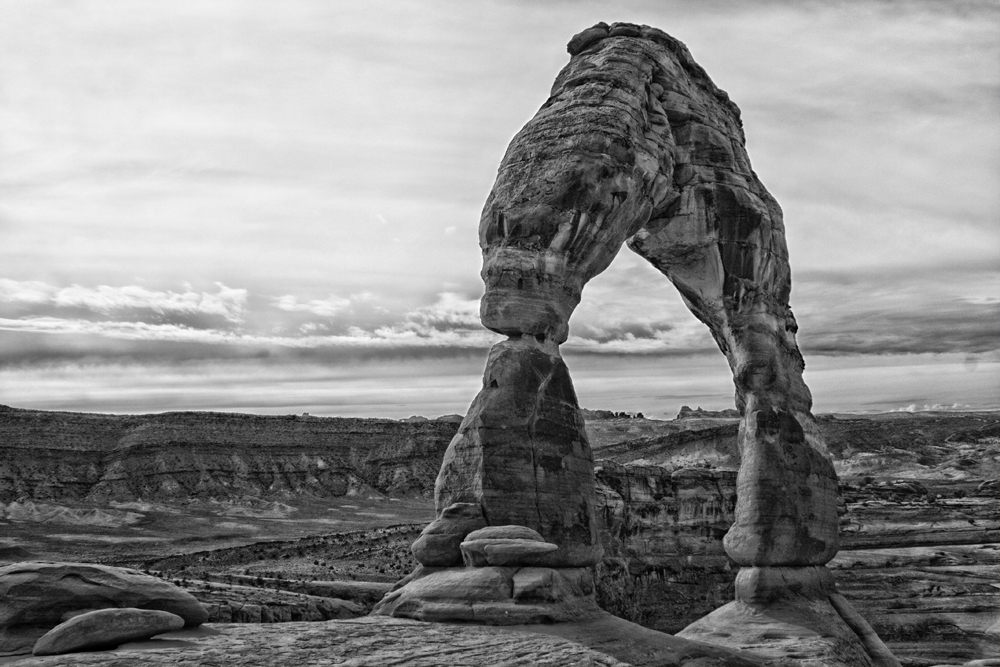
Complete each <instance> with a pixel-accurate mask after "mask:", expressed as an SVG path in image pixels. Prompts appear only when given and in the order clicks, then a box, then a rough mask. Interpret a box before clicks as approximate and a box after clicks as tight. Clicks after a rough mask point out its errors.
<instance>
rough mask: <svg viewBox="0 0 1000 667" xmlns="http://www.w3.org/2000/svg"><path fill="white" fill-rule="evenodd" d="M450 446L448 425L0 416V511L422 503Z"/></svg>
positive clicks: (186, 415)
mask: <svg viewBox="0 0 1000 667" xmlns="http://www.w3.org/2000/svg"><path fill="white" fill-rule="evenodd" d="M454 434H455V424H453V423H450V422H449V421H447V420H444V421H442V420H424V421H419V422H410V423H408V422H400V421H393V420H389V419H352V418H320V417H302V416H296V415H289V416H261V415H245V414H226V413H217V412H207V413H206V412H200V413H194V412H167V413H163V414H156V415H101V414H84V413H74V412H45V411H40V410H21V409H16V408H8V407H0V502H4V503H10V502H12V501H16V500H18V499H20V498H26V499H31V500H34V501H39V500H48V501H60V500H88V501H132V500H136V499H139V498H142V499H144V500H146V501H150V500H152V501H158V500H172V499H186V498H216V497H217V498H238V497H241V496H249V497H255V498H281V497H287V496H290V495H300V494H305V495H312V496H316V497H321V498H326V497H336V496H343V495H345V494H347V493H350V492H358V491H364V490H366V489H367V490H371V491H374V492H379V493H386V494H393V495H407V494H412V495H424V494H427V493H428V491H429V489H431V488H433V484H434V479H435V477H436V476H437V471H438V468H439V467H440V461H441V457H442V456H443V455H444V451H445V449H446V447H447V445H448V442H449V441H450V440H451V438H452V436H453V435H454ZM6 511H7V512H8V513H9V512H14V511H22V512H23V511H28V510H27V509H25V506H21V507H19V508H18V509H17V510H15V509H14V508H12V507H11V508H8V509H7V510H6ZM39 511H42V510H39ZM122 514H124V513H122ZM91 519H92V517H91ZM107 520H108V521H109V522H115V521H119V522H120V521H125V522H126V523H127V517H124V518H123V517H117V516H111V515H109V516H108V517H107Z"/></svg>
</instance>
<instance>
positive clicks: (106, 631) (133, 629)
mask: <svg viewBox="0 0 1000 667" xmlns="http://www.w3.org/2000/svg"><path fill="white" fill-rule="evenodd" d="M183 627H184V619H183V618H181V617H180V616H178V615H177V614H171V613H170V612H169V611H157V610H155V609H134V608H131V607H126V608H124V609H99V610H97V611H90V612H87V613H85V614H80V615H79V616H74V617H73V618H71V619H69V620H68V621H66V622H65V623H61V624H59V625H57V626H56V627H54V628H52V629H51V630H49V631H48V632H46V633H45V634H44V635H42V637H41V638H40V639H39V640H38V641H37V642H35V647H34V648H33V649H32V651H31V652H32V653H33V654H35V655H59V654H61V653H75V652H77V651H93V650H98V649H104V648H114V647H116V646H120V645H121V644H124V643H126V642H134V641H137V640H140V639H149V638H150V637H154V636H156V635H159V634H162V633H164V632H170V631H171V630H180V629H181V628H183Z"/></svg>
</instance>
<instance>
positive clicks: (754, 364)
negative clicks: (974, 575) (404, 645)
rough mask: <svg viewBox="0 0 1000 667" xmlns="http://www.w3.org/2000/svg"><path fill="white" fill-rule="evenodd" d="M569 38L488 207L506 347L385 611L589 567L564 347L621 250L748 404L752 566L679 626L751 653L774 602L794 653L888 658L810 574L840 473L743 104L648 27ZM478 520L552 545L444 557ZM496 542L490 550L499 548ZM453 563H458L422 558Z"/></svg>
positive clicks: (589, 506) (781, 233)
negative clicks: (650, 275)
mask: <svg viewBox="0 0 1000 667" xmlns="http://www.w3.org/2000/svg"><path fill="white" fill-rule="evenodd" d="M568 50H569V53H570V55H571V56H572V57H571V59H570V61H569V63H568V64H567V65H566V67H565V68H564V69H563V70H562V72H560V73H559V76H558V77H557V78H556V81H555V83H554V84H553V87H552V91H551V94H550V96H549V99H548V100H547V101H546V102H545V104H543V105H542V107H541V109H539V110H538V113H537V114H536V115H535V117H534V118H532V119H531V121H529V122H528V124H527V125H525V126H524V128H523V129H522V130H521V131H520V132H519V133H518V134H517V136H515V137H514V139H513V141H512V142H511V144H510V147H509V148H508V150H507V153H506V155H505V156H504V158H503V161H502V162H501V164H500V169H499V172H498V174H497V180H496V183H495V185H494V187H493V190H492V192H491V193H490V195H489V198H488V199H487V201H486V205H485V207H484V209H483V213H482V217H481V219H480V226H479V240H480V246H481V247H482V250H483V270H482V278H483V281H484V282H485V284H486V293H485V295H484V296H483V299H482V304H481V313H480V314H481V317H482V321H483V324H484V325H485V326H486V327H487V328H489V329H491V330H493V331H496V332H498V333H501V334H504V335H506V336H508V340H507V341H505V342H503V343H499V344H498V345H496V346H494V348H493V349H492V350H491V352H490V357H489V361H488V362H487V367H486V374H485V377H484V382H483V390H482V391H481V392H480V393H479V395H478V396H477V397H476V399H475V401H474V402H473V404H472V408H471V409H470V411H469V414H468V415H467V416H466V418H465V421H463V423H462V426H461V428H460V430H459V433H458V435H456V437H455V439H454V440H453V441H452V443H451V445H450V446H449V448H448V452H447V454H446V455H445V461H444V464H443V466H442V468H441V472H440V474H439V476H438V480H437V486H436V499H437V509H438V519H437V520H436V521H435V522H434V523H433V524H431V526H429V527H428V529H427V531H425V534H424V535H423V536H422V537H421V539H420V540H418V543H417V545H415V549H414V552H415V554H416V555H417V558H418V559H419V560H420V561H421V563H422V566H423V567H422V569H421V570H419V571H418V572H417V573H414V575H413V577H412V578H411V580H410V581H409V582H408V583H406V585H405V586H403V587H402V588H400V589H399V591H396V592H395V593H393V594H391V596H392V601H385V602H384V604H383V606H382V607H381V609H380V611H381V612H382V613H393V614H395V615H404V616H405V615H411V616H412V617H414V618H417V617H421V615H422V616H423V617H434V616H435V614H438V613H439V612H440V611H441V610H443V609H446V608H447V609H448V610H449V611H447V612H445V613H446V615H448V614H453V613H455V612H454V611H452V610H453V609H454V604H457V603H456V602H455V600H459V599H460V598H461V596H460V594H459V591H460V589H461V586H462V585H467V587H468V588H469V590H470V591H473V590H474V591H475V592H474V593H470V594H469V596H470V597H469V598H468V599H469V600H473V602H472V603H471V604H472V606H473V610H472V612H470V613H471V616H469V618H472V619H481V620H483V622H499V621H497V620H496V619H497V618H500V616H498V614H499V612H497V613H496V614H494V613H492V612H490V613H489V614H487V613H486V612H483V613H480V612H479V611H478V610H477V608H476V605H480V606H481V607H482V605H488V604H497V603H499V604H502V605H508V606H509V603H508V602H506V601H505V600H506V598H505V599H504V600H500V598H502V597H503V596H502V595H501V593H503V592H504V591H506V590H507V586H508V584H509V585H510V586H511V590H513V588H516V585H515V584H516V582H514V578H513V577H514V574H513V573H511V572H509V571H508V570H507V569H506V568H507V567H508V566H513V565H519V566H524V567H527V566H529V565H534V564H537V565H539V566H543V567H548V568H556V569H557V570H558V568H566V569H567V571H568V570H569V569H573V568H583V567H587V566H589V565H592V564H594V563H595V562H596V560H597V559H598V558H599V554H600V547H599V545H598V543H597V538H596V533H595V526H594V517H593V505H594V502H593V497H594V482H593V472H592V467H593V466H592V460H591V454H590V449H589V447H588V446H587V441H586V438H585V436H584V432H583V423H582V420H581V419H580V415H579V409H578V407H577V404H576V397H575V395H574V393H573V389H572V385H571V383H570V381H569V374H568V372H567V370H566V366H565V365H564V364H563V362H562V360H561V359H560V357H559V350H558V346H559V345H560V344H561V343H563V342H564V341H566V339H567V336H568V331H569V318H570V316H571V315H572V312H573V309H574V308H575V307H576V305H577V303H579V300H580V297H581V293H582V291H583V287H584V285H585V284H586V283H587V281H588V280H590V279H591V278H592V277H594V276H595V275H597V274H598V273H600V272H601V271H603V270H604V269H605V268H607V266H608V265H609V264H610V263H611V261H612V259H613V258H614V256H615V255H616V254H617V253H618V251H619V250H620V249H621V247H622V245H623V244H625V243H627V244H628V246H629V247H630V248H631V249H632V250H633V251H635V252H637V253H638V254H639V255H641V256H642V257H644V258H645V259H646V260H648V261H649V262H650V263H651V264H652V265H653V266H654V267H656V268H657V269H658V270H659V271H660V272H662V273H663V274H664V275H665V276H666V277H667V278H668V279H669V280H670V281H671V282H672V283H673V284H674V286H675V287H676V288H677V289H678V290H679V292H680V294H681V297H682V298H683V299H684V302H685V303H686V304H687V305H688V307H689V308H690V309H691V311H692V312H693V313H694V315H695V316H696V317H697V318H698V319H699V320H701V321H702V322H704V323H705V324H706V325H707V326H708V328H709V330H710V331H711V332H712V335H713V337H714V338H715V340H716V342H717V343H718V345H719V348H720V350H721V351H722V352H723V354H724V355H725V356H726V358H727V360H728V361H729V365H730V367H731V368H732V372H733V381H734V383H735V385H736V407H737V408H738V410H739V413H740V415H741V424H740V433H739V449H740V454H741V464H740V470H739V474H738V477H737V506H736V511H735V522H734V524H733V526H732V528H731V530H730V531H729V533H728V534H727V535H726V538H725V548H726V551H727V553H728V554H729V556H730V557H731V558H732V559H733V560H735V561H736V563H738V564H739V565H740V566H741V567H743V568H744V570H743V571H741V573H740V579H739V581H740V582H741V583H740V585H739V586H738V593H737V600H736V601H735V602H734V603H732V604H731V605H727V606H726V607H723V608H722V609H720V610H718V611H716V612H714V613H713V614H711V615H709V616H708V617H706V618H705V619H703V620H702V621H699V622H698V623H695V624H694V625H692V626H691V627H690V628H688V629H687V630H686V631H685V632H689V633H691V634H692V635H695V634H699V633H702V634H703V633H705V632H709V630H707V629H706V628H717V627H722V630H721V631H719V632H714V634H712V639H713V641H716V642H717V643H721V644H726V645H730V646H738V645H748V646H756V645H757V644H758V643H759V642H757V639H762V638H764V639H766V637H769V636H771V634H773V632H772V630H773V629H769V626H768V623H767V622H765V621H761V622H757V620H760V619H759V618H758V617H760V618H770V616H768V614H770V613H771V612H775V613H777V612H778V611H780V612H781V614H784V616H783V617H782V618H783V621H782V622H787V623H788V624H789V627H794V628H798V630H790V629H788V628H784V629H781V630H779V631H778V632H779V634H783V635H788V636H796V637H799V638H800V639H801V638H803V637H807V636H808V637H816V638H819V639H816V641H814V642H812V643H813V644H815V646H814V647H813V648H814V649H815V650H813V649H810V651H805V652H801V654H802V656H804V657H803V660H806V659H808V660H813V661H818V662H817V664H827V665H835V664H840V665H847V664H850V665H864V664H883V663H884V664H894V663H893V661H894V658H892V657H891V655H889V654H888V651H885V650H884V648H885V647H884V646H882V644H881V642H880V641H879V640H878V638H877V637H876V636H875V634H874V633H873V632H871V628H868V627H867V624H865V623H864V621H863V620H861V619H860V617H859V616H857V613H856V612H854V611H853V610H852V609H850V607H849V605H847V603H846V601H844V600H843V598H841V597H839V596H838V595H837V594H836V591H835V588H834V585H833V581H832V578H831V577H830V575H829V573H828V572H827V571H826V570H825V568H824V567H823V566H824V564H825V563H827V562H828V561H829V560H830V559H831V558H833V556H834V555H835V554H836V552H837V511H836V510H837V477H836V474H835V472H834V469H833V465H832V464H831V462H830V459H829V456H828V454H827V451H826V447H825V445H824V443H823V441H822V438H821V437H820V434H819V430H818V429H817V426H816V422H815V419H814V418H813V416H812V413H811V412H810V410H811V407H812V397H811V396H810V394H809V390H808V388H807V387H806V385H805V383H804V382H803V380H802V372H803V369H804V368H805V362H804V361H803V359H802V355H801V354H800V353H799V350H798V346H797V344H796V342H795V332H796V331H797V330H798V326H797V324H796V322H795V317H794V316H793V315H792V311H791V309H790V308H789V305H788V298H789V294H790V292H791V277H790V276H791V272H790V268H789V264H788V250H787V247H786V245H785V230H784V222H783V218H782V212H781V207H780V206H779V205H778V203H777V202H776V201H775V200H774V198H773V197H772V196H771V195H770V193H769V192H768V191H767V189H766V188H765V187H764V185H763V184H762V183H761V182H760V180H759V179H758V178H757V175H756V174H755V173H754V171H753V169H752V168H751V166H750V158H749V156H748V155H747V153H746V148H745V143H746V142H745V137H744V134H743V126H742V121H741V120H740V111H739V109H738V108H737V106H736V105H735V104H733V102H732V101H731V100H730V99H729V96H728V95H727V94H726V93H725V92H724V91H722V90H720V89H719V88H718V87H716V85H715V84H714V83H713V82H712V80H711V79H710V78H709V76H708V74H706V73H705V70H704V69H702V68H701V67H700V66H699V65H698V64H697V63H696V62H695V61H694V59H693V58H692V56H691V54H690V52H689V51H688V49H687V47H685V46H684V45H683V44H682V43H680V42H679V41H677V40H676V39H674V38H673V37H670V36H669V35H667V34H666V33H663V32H661V31H659V30H657V29H655V28H650V27H648V26H639V25H633V24H628V23H615V24H613V25H610V26H609V25H607V24H604V23H599V24H597V25H596V26H594V27H592V28H589V29H587V30H585V31H583V32H581V33H580V34H578V35H576V36H575V37H573V39H572V40H571V41H570V43H569V45H568ZM477 507H478V509H479V512H480V515H476V511H475V510H476V508H477ZM480 521H481V522H482V523H484V524H485V525H487V526H490V527H493V526H499V525H503V524H512V525H516V526H522V527H526V528H531V529H533V530H534V531H536V532H537V533H538V534H539V535H540V538H541V540H542V541H543V542H545V543H549V544H552V545H554V546H555V548H554V549H552V550H549V551H545V550H544V549H543V548H542V547H540V546H537V545H536V546H535V547H530V548H529V547H527V546H524V547H523V548H524V549H528V550H527V551H522V552H518V553H519V554H520V555H518V556H517V557H512V558H513V560H512V561H511V562H510V563H508V562H507V561H503V564H501V561H500V560H497V559H498V558H501V557H500V556H497V555H491V552H490V551H489V547H484V548H483V550H482V551H481V552H480V551H477V550H476V548H473V547H472V546H471V545H470V546H469V547H464V546H463V545H464V542H459V543H458V551H456V548H455V546H456V544H455V543H456V541H457V540H458V539H459V536H463V540H464V536H465V535H467V532H469V531H471V530H474V529H475V526H477V525H478V523H479V522H480ZM466 529H468V531H467V530H466ZM529 541H530V540H529ZM510 548H512V549H513V547H510ZM530 549H534V551H530ZM529 551H530V556H529ZM459 552H461V553H459ZM493 552H494V554H499V553H501V552H503V549H501V548H500V545H499V543H497V544H496V545H494V548H493ZM463 556H464V557H465V560H464V561H463V562H464V563H466V564H467V565H468V566H469V567H466V568H463V569H447V570H440V571H438V570H433V568H434V567H438V566H441V565H444V564H448V565H449V566H450V567H451V568H456V566H457V563H458V562H459V558H461V557H463ZM491 558H492V560H491ZM519 559H521V560H519ZM529 559H530V562H529ZM520 571H523V570H519V571H518V572H520ZM547 576H548V575H547ZM566 576H568V577H569V579H572V580H574V581H576V579H573V577H574V576H576V575H566ZM564 578H565V577H564V575H563V574H558V573H556V574H552V575H551V579H546V580H547V581H556V580H558V581H563V579H564ZM460 582H464V583H461V585H460ZM558 588H560V589H562V588H565V587H563V586H562V584H559V586H558ZM566 590H572V591H573V592H574V594H576V593H579V591H582V590H584V588H583V587H576V588H573V587H569V588H567V589H566ZM510 599H511V600H513V599H514V597H513V594H512V596H511V597H510ZM387 600H388V598H387ZM442 601H447V605H452V606H440V605H441V604H444V602H442ZM498 601H499V602H498ZM435 605H437V606H435ZM486 608H487V607H482V609H486ZM490 609H492V607H490ZM754 615H756V616H754ZM750 617H753V618H755V619H757V620H755V621H754V622H752V623H747V624H743V621H744V620H745V619H747V618H750ZM796 619H798V620H796ZM734 624H743V625H742V626H741V627H742V628H743V629H740V630H739V631H736V629H735V625H734ZM762 628H763V629H762ZM758 631H759V632H758ZM755 632H758V634H760V633H762V634H760V636H759V637H758V635H757V634H754V633H755ZM762 640H763V639H762ZM810 641H812V640H810ZM764 643H767V642H764ZM781 650H786V653H787V651H791V652H792V653H794V651H793V649H792V648H790V647H789V646H785V647H784V648H782V649H781ZM788 655H791V653H789V654H788ZM788 655H786V656H785V657H788Z"/></svg>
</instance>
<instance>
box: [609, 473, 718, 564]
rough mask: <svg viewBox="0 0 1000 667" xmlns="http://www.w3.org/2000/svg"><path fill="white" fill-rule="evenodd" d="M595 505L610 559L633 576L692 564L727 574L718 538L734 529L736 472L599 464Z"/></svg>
mask: <svg viewBox="0 0 1000 667" xmlns="http://www.w3.org/2000/svg"><path fill="white" fill-rule="evenodd" d="M597 505H598V508H599V518H600V520H601V521H602V523H603V528H604V533H603V535H602V537H603V538H604V540H603V542H604V545H605V550H606V553H607V555H609V556H612V557H614V556H617V557H620V558H624V559H626V560H627V561H628V565H629V570H630V571H631V573H632V574H634V575H640V574H644V573H646V572H657V573H664V572H679V571H680V570H681V569H684V568H686V567H688V566H690V565H691V563H692V562H694V561H696V560H697V562H698V563H699V565H701V566H706V567H714V568H725V567H726V564H727V562H728V559H727V557H726V553H725V551H724V550H723V549H722V536H723V535H725V533H726V531H727V530H728V529H729V526H730V525H732V523H733V512H734V510H735V507H736V471H734V470H711V469H707V468H680V469H677V470H673V471H671V470H669V469H666V468H661V467H658V466H645V465H622V464H619V463H615V462H613V461H599V462H598V464H597Z"/></svg>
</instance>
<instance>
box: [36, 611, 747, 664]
mask: <svg viewBox="0 0 1000 667" xmlns="http://www.w3.org/2000/svg"><path fill="white" fill-rule="evenodd" d="M207 664H212V665H233V666H234V667H236V666H238V667H242V666H243V665H260V666H261V667H271V666H273V667H285V666H286V665H344V666H345V667H346V666H347V665H351V666H353V667H382V666H383V665H395V664H405V665H412V666H413V667H438V666H440V665H442V664H447V665H456V666H457V667H492V666H493V665H510V666H515V665H524V666H525V667H528V666H532V665H548V666H551V667H563V666H565V667H627V666H628V665H634V666H635V667H654V666H656V667H753V666H754V665H760V663H759V662H758V661H755V660H753V659H752V658H747V657H744V656H740V655H739V654H736V653H733V652H731V651H725V650H724V649H719V648H714V647H711V646H705V645H703V644H698V643H696V642H690V641H687V640H683V639H677V638H675V637H671V636H670V635H665V634H663V633H659V632H655V631H653V630H647V629H646V628H642V627H640V626H637V625H635V624H633V623H629V622H627V621H623V620H621V619H618V618H614V617H611V616H602V617H600V618H597V619H595V620H592V621H589V622H583V623H569V624H558V625H548V626H546V625H532V626H517V627H506V628H497V627H485V626H475V625H449V624H433V625H432V624H427V623H420V622H417V621H409V620H405V619H394V618H385V617H369V618H363V619H355V620H350V621H327V622H325V623H287V624H284V625H281V626H273V625H252V624H241V625H224V624H222V625H212V626H203V629H200V630H199V631H189V630H183V631H179V632H171V633H167V634H165V635H161V636H160V637H158V638H157V639H153V640H151V641H148V642H142V643H136V644H130V645H125V646H121V647H119V648H118V649H116V650H114V651H104V652H100V653H77V654H73V655H70V656H48V657H32V658H28V659H25V660H23V661H20V662H18V665H19V666H21V667H57V666H59V667H62V666H65V667H70V666H71V665H72V666H73V667H75V666H77V665H101V666H103V667H134V666H136V665H139V666H145V665H148V666H150V667H153V666H156V667H163V666H176V667H195V666H200V665H207Z"/></svg>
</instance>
